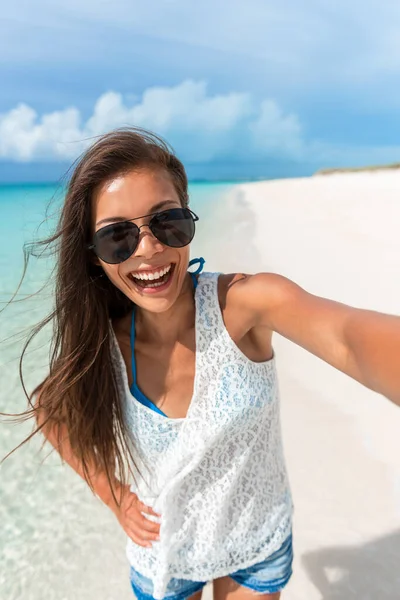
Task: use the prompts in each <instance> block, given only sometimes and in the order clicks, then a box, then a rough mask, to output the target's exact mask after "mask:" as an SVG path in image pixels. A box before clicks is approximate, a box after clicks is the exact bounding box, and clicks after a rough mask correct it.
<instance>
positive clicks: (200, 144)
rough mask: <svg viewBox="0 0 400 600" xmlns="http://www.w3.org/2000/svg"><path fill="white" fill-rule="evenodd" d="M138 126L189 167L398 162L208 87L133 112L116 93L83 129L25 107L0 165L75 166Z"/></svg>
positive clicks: (172, 94)
mask: <svg viewBox="0 0 400 600" xmlns="http://www.w3.org/2000/svg"><path fill="white" fill-rule="evenodd" d="M127 125H134V126H139V127H144V128H145V129H149V130H151V131H154V132H156V133H158V134H159V135H161V136H163V137H164V138H165V139H166V140H167V141H168V142H169V143H170V144H171V145H172V146H173V147H174V149H175V150H176V152H177V153H178V155H179V156H180V157H181V158H182V160H183V161H184V162H186V163H202V162H208V161H213V160H214V161H215V160H225V161H241V160H242V161H246V162H252V161H258V162H260V161H267V160H269V159H281V160H289V161H298V162H299V163H302V162H303V163H310V164H315V165H324V166H332V165H362V164H374V163H385V162H394V161H398V160H399V157H400V148H396V147H394V146H386V147H385V146H383V147H376V146H365V147H357V146H344V145H335V144H329V143H326V142H323V141H318V140H309V139H307V138H306V136H305V134H304V132H303V128H302V124H301V122H300V120H299V118H298V116H297V115H296V114H293V113H286V112H285V111H284V110H283V109H282V108H281V107H280V106H279V105H278V104H277V102H275V101H274V100H273V99H263V100H257V99H256V98H255V97H253V96H252V95H251V94H250V93H236V92H232V93H228V94H224V95H221V94H220V95H211V94H209V93H208V91H207V85H206V83H205V82H202V81H192V80H187V81H184V82H182V83H181V84H179V85H176V86H171V87H151V88H148V89H147V90H146V91H145V92H144V93H143V95H142V97H141V98H138V99H136V102H134V103H133V104H130V105H129V104H128V103H127V102H126V101H125V99H124V97H123V96H122V95H121V94H119V93H117V92H112V91H110V92H106V93H104V94H103V95H102V96H100V98H99V99H98V100H97V101H96V103H95V105H94V108H93V113H92V115H91V116H90V117H89V118H88V119H87V120H86V121H83V119H82V117H81V114H80V112H79V110H78V109H77V108H74V107H69V108H66V109H64V110H60V111H55V112H52V113H48V114H45V115H42V116H39V115H38V114H37V112H36V111H35V110H34V109H33V108H31V107H30V106H27V105H26V104H19V105H18V106H17V107H15V108H13V109H12V110H10V111H8V112H6V113H4V114H0V160H1V159H3V160H15V161H21V162H24V161H33V160H39V161H40V160H52V161H57V160H73V159H75V158H76V157H77V156H78V155H79V154H80V153H81V152H82V151H83V150H84V149H85V148H86V147H87V146H88V145H90V143H91V142H92V140H93V137H94V136H98V135H100V134H102V133H105V132H107V131H110V130H112V129H114V128H116V127H123V126H127Z"/></svg>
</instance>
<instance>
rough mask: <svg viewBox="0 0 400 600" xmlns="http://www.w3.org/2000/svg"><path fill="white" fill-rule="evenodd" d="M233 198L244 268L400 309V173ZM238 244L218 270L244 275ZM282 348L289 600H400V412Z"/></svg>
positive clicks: (274, 185)
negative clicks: (291, 520) (290, 517)
mask: <svg viewBox="0 0 400 600" xmlns="http://www.w3.org/2000/svg"><path fill="white" fill-rule="evenodd" d="M235 194H236V196H235V197H234V196H233V195H232V196H231V198H230V202H231V210H232V212H233V213H234V212H235V211H236V213H237V216H238V224H237V228H238V231H242V233H241V235H240V237H241V239H242V242H243V247H242V253H241V256H240V257H239V258H240V260H241V261H243V267H242V268H243V269H245V270H246V268H247V270H248V271H249V272H254V271H273V272H277V273H280V274H282V275H285V276H286V277H288V278H290V279H292V280H294V281H296V283H298V284H299V285H300V286H302V287H303V288H305V289H307V290H308V291H309V292H311V293H314V294H317V295H320V296H325V297H327V298H331V299H333V300H337V301H340V302H344V303H347V304H351V305H354V306H357V307H360V308H368V309H373V310H378V311H383V312H388V313H392V314H400V235H399V223H400V201H399V198H400V171H396V172H384V171H380V172H376V173H368V172H364V173H354V174H335V175H329V176H315V177H312V178H304V179H294V180H285V181H283V180H282V181H270V182H260V183H251V184H247V185H243V186H240V187H238V188H236V190H235ZM227 203H228V200H227ZM246 213H247V217H246ZM231 215H232V213H231ZM249 215H251V217H250V216H249ZM250 221H251V222H250ZM243 230H246V235H247V236H248V237H247V240H246V241H244V240H243V238H242V235H243V232H244V231H243ZM234 238H235V235H234V234H233V235H231V237H230V240H231V243H232V251H231V252H228V253H226V255H225V257H224V259H223V260H222V257H221V261H220V263H218V265H215V268H216V269H221V270H232V271H234V270H237V268H236V269H235V268H234V263H235V260H234V259H235V258H236V256H237V253H236V255H235V252H234ZM216 254H217V253H216ZM239 254H240V253H239ZM274 347H275V352H276V355H277V364H278V372H279V376H280V388H281V395H282V420H283V436H284V444H285V451H286V458H287V464H288V469H289V475H290V479H291V484H292V491H293V495H294V502H295V533H294V537H295V561H294V575H293V578H292V580H291V582H290V584H289V586H288V588H287V591H285V593H284V594H283V595H282V596H283V599H284V600H320V599H323V600H334V599H335V600H336V599H337V600H339V599H340V600H345V599H346V600H350V599H354V600H355V599H357V600H369V599H371V600H372V599H377V598H379V600H396V599H398V598H400V573H399V569H398V557H399V555H400V464H399V456H400V436H399V428H400V409H398V408H397V407H395V406H393V405H391V404H390V403H389V402H388V401H387V400H386V399H384V398H383V397H382V396H379V395H378V394H376V393H374V392H371V391H370V390H368V389H366V388H364V387H362V386H361V385H360V384H358V383H356V382H355V381H353V380H351V379H350V378H349V377H347V376H345V375H343V374H342V373H339V372H338V371H335V370H334V369H333V368H331V367H330V366H329V365H326V364H325V363H323V362H322V361H321V360H319V359H318V358H316V357H314V356H312V355H310V354H309V353H307V352H306V351H304V350H303V349H301V348H299V347H297V346H295V345H294V344H292V343H290V342H288V341H287V340H284V339H282V338H281V337H280V336H276V338H275V343H274Z"/></svg>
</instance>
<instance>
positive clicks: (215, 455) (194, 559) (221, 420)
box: [113, 273, 292, 600]
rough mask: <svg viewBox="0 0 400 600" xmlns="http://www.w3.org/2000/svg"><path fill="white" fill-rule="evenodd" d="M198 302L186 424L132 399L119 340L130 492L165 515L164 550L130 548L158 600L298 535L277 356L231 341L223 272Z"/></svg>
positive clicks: (205, 285)
mask: <svg viewBox="0 0 400 600" xmlns="http://www.w3.org/2000/svg"><path fill="white" fill-rule="evenodd" d="M195 302H196V369H195V382H194V391H193V397H192V399H191V402H190V405H189V409H188V413H187V416H186V418H184V419H172V418H168V417H165V416H164V415H160V414H158V413H157V412H155V411H153V410H151V409H150V408H148V407H147V406H145V405H143V404H141V403H139V402H138V401H137V400H136V399H135V398H133V397H132V396H131V394H130V391H129V386H128V379H127V374H126V369H125V364H124V362H123V359H122V355H121V352H120V350H119V348H118V345H117V342H116V339H115V336H113V355H114V365H115V369H116V372H117V377H118V381H119V385H120V393H121V397H122V398H123V399H124V414H125V419H126V423H127V426H128V428H129V431H130V433H131V436H132V443H133V447H134V456H135V457H137V464H138V466H139V467H140V470H141V474H142V477H140V478H138V481H137V483H136V484H133V485H132V491H134V492H135V493H137V494H138V496H139V498H140V499H141V500H142V501H143V502H144V503H146V504H148V505H151V506H153V508H154V510H155V511H156V512H159V513H160V514H161V515H162V518H161V527H160V537H161V539H160V541H159V542H155V543H154V544H153V547H152V548H142V547H141V546H138V545H136V544H135V543H134V542H132V541H131V540H128V544H127V556H128V559H129V561H130V563H131V564H132V566H133V567H134V568H135V569H136V570H137V571H139V572H140V573H142V574H143V575H144V576H146V577H148V578H150V579H152V581H153V584H154V591H153V596H154V597H155V598H156V599H159V600H161V599H162V598H163V595H164V593H165V589H166V586H167V584H168V581H169V579H170V578H172V577H176V578H180V579H191V580H194V581H210V580H212V579H215V578H217V577H223V576H224V575H229V573H233V572H235V571H237V570H239V569H244V568H248V567H250V566H252V565H253V564H256V563H257V562H260V561H261V560H264V559H265V558H267V557H268V556H269V555H270V554H272V553H273V552H275V551H276V550H277V549H278V548H279V547H280V546H281V545H282V543H283V542H284V541H285V539H286V537H287V536H288V535H289V533H290V531H291V517H292V500H291V493H290V487H289V483H288V479H287V474H286V468H285V460H284V454H283V448H282V441H281V425H280V414H279V391H278V382H277V374H276V366H275V357H273V358H272V359H271V360H269V361H266V362H262V363H254V362H252V361H251V360H249V359H248V358H247V357H246V356H245V355H244V354H243V353H242V352H241V350H239V348H238V347H237V346H236V344H235V343H234V342H233V340H232V339H231V338H230V336H229V333H228V331H227V330H226V328H225V324H224V321H223V318H222V314H221V310H220V307H219V302H218V273H203V274H202V275H200V277H199V283H198V286H197V289H196V293H195ZM151 518H152V517H151ZM152 519H153V520H156V518H155V517H154V518H152Z"/></svg>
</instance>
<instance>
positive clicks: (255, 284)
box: [218, 273, 294, 335]
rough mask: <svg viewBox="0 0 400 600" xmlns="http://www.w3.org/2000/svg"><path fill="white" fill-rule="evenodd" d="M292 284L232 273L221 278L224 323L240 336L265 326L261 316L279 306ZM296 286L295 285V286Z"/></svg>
mask: <svg viewBox="0 0 400 600" xmlns="http://www.w3.org/2000/svg"><path fill="white" fill-rule="evenodd" d="M290 284H291V282H290V280H288V279H286V278H285V277H282V276H281V275H277V274H275V273H257V274H254V275H252V274H249V273H229V274H223V275H220V278H219V284H218V296H219V304H220V307H221V311H222V314H223V316H224V320H225V323H226V324H227V325H229V324H230V327H231V328H232V329H234V330H236V329H238V331H237V333H238V334H239V335H245V334H246V333H247V332H249V331H251V330H253V329H254V328H257V327H258V326H260V325H262V326H263V329H264V335H265V328H266V329H268V326H267V327H266V324H265V323H261V318H260V314H261V312H262V313H263V314H265V311H268V308H269V307H272V306H273V305H274V304H276V303H277V302H278V297H279V296H282V295H284V294H285V293H287V290H286V292H285V289H284V288H287V287H288V286H290ZM293 285H294V284H293Z"/></svg>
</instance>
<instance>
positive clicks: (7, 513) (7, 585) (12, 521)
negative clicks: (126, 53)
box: [0, 183, 247, 600]
mask: <svg viewBox="0 0 400 600" xmlns="http://www.w3.org/2000/svg"><path fill="white" fill-rule="evenodd" d="M239 188H240V186H236V185H234V184H230V183H220V184H215V183H213V184H206V183H204V184H203V183H201V184H192V185H191V186H190V202H191V207H192V208H193V210H194V211H195V212H196V213H197V214H199V216H200V221H199V224H198V230H197V235H196V238H195V240H194V242H193V251H192V256H196V255H198V254H199V253H201V254H202V255H204V256H205V258H206V261H207V263H206V264H207V267H208V270H213V267H214V264H216V262H218V261H217V260H216V259H217V258H218V255H222V254H224V253H226V245H225V244H224V240H228V238H229V237H231V236H232V232H234V230H235V227H236V226H238V227H239V226H240V227H241V228H242V227H243V223H244V219H243V210H244V207H243V203H242V200H241V198H240V194H239V195H238V193H237V190H238V189H239ZM52 198H54V201H53V202H52V205H51V208H50V213H49V216H48V218H47V219H46V208H47V207H48V206H49V202H50V200H51V199H52ZM62 198H63V191H62V189H60V188H57V187H56V186H54V185H47V184H43V185H19V186H12V185H10V186H0V215H1V218H0V301H1V306H0V309H1V311H2V312H1V313H0V378H1V386H0V411H5V412H8V413H10V412H14V413H17V412H19V411H21V410H24V409H25V408H26V407H27V401H26V398H25V396H24V393H23V390H22V387H21V384H20V381H19V373H18V356H19V354H20V351H21V348H22V344H23V342H24V339H25V338H26V335H27V334H28V332H29V331H30V329H31V328H32V326H33V325H34V324H35V323H37V322H38V321H39V320H40V319H41V318H42V317H43V316H45V315H46V314H47V313H48V312H49V310H50V308H51V305H52V295H51V286H50V287H49V286H48V287H47V288H45V289H44V290H43V291H42V292H41V293H39V294H37V293H36V292H38V290H39V289H40V287H41V286H42V285H43V284H44V283H45V282H46V281H47V280H48V278H49V274H50V271H51V268H52V264H53V263H52V259H49V258H33V259H32V260H31V262H30V264H29V267H28V271H27V275H26V278H25V280H24V284H23V286H22V288H21V290H20V292H19V294H18V296H17V301H14V302H13V303H12V304H11V305H10V306H6V304H5V303H6V302H7V301H8V300H10V298H11V297H12V294H13V293H14V292H15V290H16V287H17V284H18V281H19V280H20V277H21V274H22V269H23V252H22V248H23V245H24V243H27V242H30V241H32V240H33V239H39V238H42V237H43V236H45V235H46V234H47V233H49V232H50V231H51V230H52V228H53V227H54V224H55V215H56V214H57V210H58V209H59V206H60V203H61V202H62ZM232 199H233V201H232ZM229 224H230V226H229ZM241 231H242V229H241ZM243 235H247V234H246V232H245V230H243ZM241 252H243V250H241ZM32 294H33V296H32V297H30V295H32ZM49 335H50V329H49V328H48V329H47V330H46V331H44V332H43V334H42V335H41V336H39V337H38V339H37V341H36V342H35V344H34V346H33V348H32V349H31V350H30V351H29V352H28V354H27V356H26V361H25V368H24V372H25V375H26V381H27V384H28V389H30V388H31V386H33V385H35V384H37V383H38V382H39V381H40V380H41V379H42V378H43V376H44V375H45V373H46V369H47V364H48V354H47V350H48V338H49ZM32 426H33V423H31V422H27V423H24V424H22V425H11V424H9V423H8V424H2V425H1V429H0V431H1V435H0V456H1V457H3V456H4V455H5V454H6V453H7V452H8V451H10V450H11V449H12V448H14V447H15V446H16V445H17V444H19V443H20V442H21V441H22V440H23V439H24V437H25V436H26V435H28V434H29V433H30V431H31V430H32ZM39 447H40V440H39V439H36V438H35V439H34V440H33V441H32V442H30V443H29V444H27V445H25V446H24V447H22V448H21V449H19V450H17V452H16V453H15V454H13V455H12V456H11V457H10V458H9V459H8V460H7V461H6V462H5V463H4V464H3V465H2V466H1V467H0V523H1V525H2V527H1V528H0V598H1V600H21V599H23V600H56V599H57V600H78V599H79V600H89V599H90V600H93V599H94V598H96V599H99V600H125V599H126V600H128V599H130V598H132V594H131V591H130V588H129V583H128V571H127V568H128V567H127V562H126V559H125V555H124V552H125V534H124V533H123V532H122V530H120V528H119V525H118V523H117V521H116V520H115V517H114V516H113V515H112V514H111V512H110V511H109V510H108V509H106V508H105V507H104V506H103V505H102V504H101V503H100V501H98V500H97V499H95V498H94V497H93V496H92V494H91V492H90V491H89V489H88V487H87V486H86V484H84V483H83V481H81V480H80V478H79V477H78V476H77V475H76V474H75V473H74V472H72V470H71V469H70V468H69V467H67V466H64V467H63V466H62V465H61V463H60V460H59V458H58V456H57V455H56V454H55V453H53V454H52V455H51V456H49V457H48V458H47V459H46V460H45V461H44V463H43V464H42V462H43V459H44V458H45V457H47V455H48V454H49V452H50V448H46V449H45V450H43V451H42V453H41V454H39V452H38V451H39Z"/></svg>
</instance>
